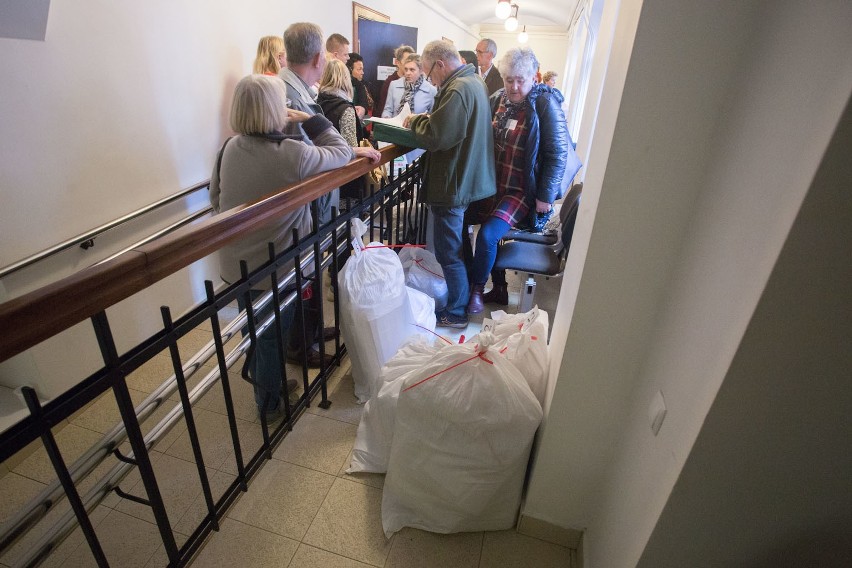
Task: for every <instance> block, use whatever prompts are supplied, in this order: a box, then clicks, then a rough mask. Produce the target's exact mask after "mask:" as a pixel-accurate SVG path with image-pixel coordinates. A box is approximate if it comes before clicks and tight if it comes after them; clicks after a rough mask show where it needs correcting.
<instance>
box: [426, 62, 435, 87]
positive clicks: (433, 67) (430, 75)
mask: <svg viewBox="0 0 852 568" xmlns="http://www.w3.org/2000/svg"><path fill="white" fill-rule="evenodd" d="M437 64H438V62H437V61H436V62H435V63H433V64H432V67H430V68H429V72H428V73H427V74H426V80H427V81H429V82H430V83H431V82H432V71H434V70H435V65H437Z"/></svg>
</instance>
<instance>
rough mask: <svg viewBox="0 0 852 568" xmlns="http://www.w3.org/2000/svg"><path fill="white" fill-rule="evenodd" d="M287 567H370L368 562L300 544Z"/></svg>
mask: <svg viewBox="0 0 852 568" xmlns="http://www.w3.org/2000/svg"><path fill="white" fill-rule="evenodd" d="M287 568H372V567H371V565H370V564H364V563H363V562H358V561H357V560H352V559H351V558H346V557H345V556H340V555H339V554H334V553H333V552H328V551H327V550H321V549H319V548H314V547H313V546H308V545H307V544H304V543H302V544H300V545H299V550H297V551H296V556H294V557H293V560H292V562H290V566H288V567H287Z"/></svg>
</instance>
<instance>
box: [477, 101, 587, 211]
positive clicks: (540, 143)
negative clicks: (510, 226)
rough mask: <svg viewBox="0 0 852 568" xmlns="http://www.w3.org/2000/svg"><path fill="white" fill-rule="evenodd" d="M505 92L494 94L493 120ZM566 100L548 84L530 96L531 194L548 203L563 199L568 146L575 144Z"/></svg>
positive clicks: (528, 168)
mask: <svg viewBox="0 0 852 568" xmlns="http://www.w3.org/2000/svg"><path fill="white" fill-rule="evenodd" d="M504 90H505V89H500V90H499V91H496V92H495V93H494V94H493V95H491V100H490V103H491V116H492V117H493V116H494V115H495V114H496V113H497V108H498V107H499V106H500V98H501V97H502V96H503V91H504ZM564 100H565V98H564V97H563V96H562V93H560V92H559V91H558V90H556V89H551V88H550V87H548V86H547V85H544V84H536V85H535V86H534V87H533V88H532V89H531V90H530V93H529V94H528V95H527V101H528V102H529V105H530V108H532V109H533V110H534V112H531V113H530V115H529V116H530V118H529V137H528V138H527V144H526V151H525V153H526V160H525V167H524V172H526V175H527V193H528V195H530V196H531V197H534V198H535V199H538V200H539V201H543V202H545V203H553V202H554V201H556V200H557V199H559V198H560V197H562V195H561V191H562V178H563V177H564V175H565V164H566V161H567V154H568V144H571V138H570V136H569V135H568V125H567V124H566V122H565V113H564V112H563V111H562V101H564ZM533 211H535V206H534V205H533Z"/></svg>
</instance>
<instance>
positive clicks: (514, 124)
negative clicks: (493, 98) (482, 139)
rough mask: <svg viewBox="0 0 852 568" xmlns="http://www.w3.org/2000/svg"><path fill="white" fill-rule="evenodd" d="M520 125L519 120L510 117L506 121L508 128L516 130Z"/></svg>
mask: <svg viewBox="0 0 852 568" xmlns="http://www.w3.org/2000/svg"><path fill="white" fill-rule="evenodd" d="M517 126H518V121H517V120H515V119H514V118H510V119H509V120H507V121H506V130H514V129H515V128H516V127H517Z"/></svg>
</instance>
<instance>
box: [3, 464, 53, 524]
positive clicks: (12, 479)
mask: <svg viewBox="0 0 852 568" xmlns="http://www.w3.org/2000/svg"><path fill="white" fill-rule="evenodd" d="M45 487H47V485H46V484H45V483H41V482H39V481H35V480H34V479H30V478H28V477H24V476H22V475H18V474H17V473H14V472H13V473H9V474H7V475H4V476H3V477H2V478H0V525H2V524H3V523H5V522H6V521H8V520H9V518H11V517H12V515H14V514H15V513H17V512H18V511H19V510H20V509H21V507H22V506H23V505H24V504H25V503H27V502H29V500H30V499H32V498H33V497H35V496H36V495H38V494H39V493H41V492H42V491H43V490H44V488H45Z"/></svg>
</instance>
